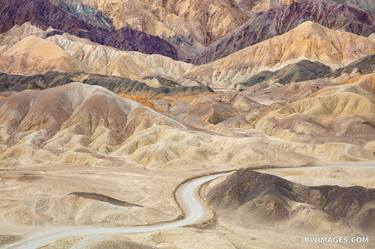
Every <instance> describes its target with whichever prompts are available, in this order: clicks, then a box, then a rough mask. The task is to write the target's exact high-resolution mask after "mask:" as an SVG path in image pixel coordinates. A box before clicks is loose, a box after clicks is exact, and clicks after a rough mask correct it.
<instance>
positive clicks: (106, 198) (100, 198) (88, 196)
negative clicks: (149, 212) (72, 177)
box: [70, 192, 142, 207]
mask: <svg viewBox="0 0 375 249" xmlns="http://www.w3.org/2000/svg"><path fill="white" fill-rule="evenodd" d="M70 195H74V196H78V197H82V198H86V199H92V200H96V201H101V202H107V203H110V204H112V205H116V206H123V207H142V206H140V205H138V204H133V203H129V202H126V201H121V200H118V199H116V198H112V197H110V196H107V195H102V194H98V193H88V192H72V193H70Z"/></svg>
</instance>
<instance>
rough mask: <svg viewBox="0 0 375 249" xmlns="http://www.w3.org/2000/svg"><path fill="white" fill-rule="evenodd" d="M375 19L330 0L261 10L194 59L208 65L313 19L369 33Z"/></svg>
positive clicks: (365, 33) (330, 25)
mask: <svg viewBox="0 0 375 249" xmlns="http://www.w3.org/2000/svg"><path fill="white" fill-rule="evenodd" d="M374 20H375V18H374V16H373V15H371V14H370V13H367V12H365V11H363V10H360V9H357V8H354V7H352V6H348V5H343V4H337V3H333V2H331V1H323V0H316V1H302V2H296V3H293V4H291V5H289V6H282V7H276V8H273V9H270V10H268V11H265V12H261V13H258V14H257V15H255V16H254V17H252V18H251V19H250V20H249V21H248V22H247V23H245V24H244V25H242V26H241V27H240V28H239V29H238V30H236V31H235V32H234V33H232V34H229V35H227V36H225V37H223V38H222V39H220V40H218V41H216V42H215V43H213V44H211V45H210V46H208V47H207V48H206V49H204V50H203V52H202V53H201V54H200V55H199V56H197V57H195V58H194V59H193V62H194V63H195V64H205V63H207V62H211V61H214V60H216V59H219V58H222V57H224V56H227V55H229V54H231V53H233V52H236V51H238V50H240V49H243V48H245V47H248V46H250V45H253V44H255V43H258V42H261V41H264V40H267V39H269V38H271V37H274V36H277V35H281V34H284V33H286V32H288V31H289V30H291V29H293V28H295V27H297V26H298V25H299V24H301V23H303V22H306V21H312V22H316V23H319V24H321V25H323V26H325V27H327V28H332V29H337V30H345V31H347V32H352V33H355V34H358V35H364V36H369V35H370V34H371V33H374V32H375V21H374Z"/></svg>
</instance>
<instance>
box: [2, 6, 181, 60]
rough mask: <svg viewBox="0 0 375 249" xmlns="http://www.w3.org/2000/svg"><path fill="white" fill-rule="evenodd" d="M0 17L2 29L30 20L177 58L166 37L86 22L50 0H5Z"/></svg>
mask: <svg viewBox="0 0 375 249" xmlns="http://www.w3.org/2000/svg"><path fill="white" fill-rule="evenodd" d="M94 14H95V13H94ZM83 16H85V15H83ZM0 19H1V22H0V32H5V31H7V30H9V29H11V28H12V27H13V26H14V25H21V24H23V23H25V22H31V23H32V24H34V25H36V26H39V27H42V28H44V29H46V28H48V27H50V26H51V27H53V28H55V29H57V30H60V31H62V32H68V33H70V34H73V35H76V36H78V37H82V38H86V39H89V40H91V41H94V42H97V43H100V44H102V45H107V46H113V47H115V48H118V49H121V50H130V51H139V52H142V53H146V54H161V55H165V56H168V57H171V58H174V59H177V58H178V52H177V49H176V48H175V47H174V46H173V45H172V44H170V43H169V42H167V41H166V40H163V39H161V38H159V37H157V36H152V35H149V34H146V33H144V32H141V31H136V30H132V29H130V28H126V27H124V28H121V29H119V30H115V29H114V28H112V27H110V28H108V27H106V28H103V27H102V25H99V26H98V25H96V24H97V23H93V22H92V21H91V22H86V21H87V19H88V18H81V15H79V14H77V15H72V14H71V13H70V12H68V11H66V10H65V9H64V8H61V7H59V6H57V5H55V4H53V3H51V2H49V1H48V0H32V1H26V0H19V1H18V0H17V1H16V0H6V1H4V4H2V5H1V6H0ZM107 24H108V23H107Z"/></svg>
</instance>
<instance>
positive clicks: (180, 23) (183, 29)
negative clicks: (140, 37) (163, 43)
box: [74, 0, 247, 48]
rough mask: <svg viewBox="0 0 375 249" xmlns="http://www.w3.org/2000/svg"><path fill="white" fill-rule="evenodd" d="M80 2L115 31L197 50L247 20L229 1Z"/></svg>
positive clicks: (127, 0) (99, 0)
mask: <svg viewBox="0 0 375 249" xmlns="http://www.w3.org/2000/svg"><path fill="white" fill-rule="evenodd" d="M81 1H82V2H83V3H84V4H86V5H88V6H91V7H94V8H96V9H99V10H101V11H103V12H104V13H105V14H106V15H108V16H109V17H111V18H112V19H113V23H114V25H115V26H116V27H117V28H121V27H124V26H126V27H131V28H133V29H137V30H140V31H143V32H146V33H149V34H154V35H158V36H161V37H164V38H169V39H174V40H175V42H177V43H178V42H180V43H185V45H190V46H191V45H192V46H194V47H197V48H200V47H202V46H206V45H208V44H210V43H211V42H212V41H215V40H216V39H218V38H220V37H222V36H224V35H225V34H227V33H228V32H231V31H234V30H235V29H236V28H237V27H239V26H240V25H241V24H242V23H244V22H245V21H246V19H247V16H246V15H245V14H244V13H242V11H241V9H240V8H239V7H238V6H237V4H236V3H235V1H230V0H220V1H213V0H182V1H177V0H167V1H153V0H141V1H131V0H126V1H119V0H109V1H103V0H81ZM74 2H78V0H75V1H74Z"/></svg>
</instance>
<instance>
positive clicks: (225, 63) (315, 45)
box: [185, 22, 375, 88]
mask: <svg viewBox="0 0 375 249" xmlns="http://www.w3.org/2000/svg"><path fill="white" fill-rule="evenodd" d="M374 52H375V43H374V42H373V40H371V39H369V38H366V37H362V36H358V35H354V34H352V33H347V32H340V31H335V30H332V29H328V28H325V27H323V26H321V25H319V24H316V23H313V22H305V23H302V24H301V25H299V26H298V27H296V28H295V29H292V30H291V31H289V32H287V33H285V34H283V35H280V36H276V37H273V38H271V39H268V40H266V41H263V42H260V43H258V44H255V45H252V46H249V47H246V48H244V49H242V50H239V51H238V52H235V53H233V54H231V55H228V56H226V57H224V58H222V59H219V60H216V61H214V62H211V63H208V64H204V65H202V66H199V67H197V68H196V69H194V70H193V71H191V72H189V73H187V74H186V75H185V77H186V78H189V79H194V80H197V81H200V82H204V83H207V84H209V85H210V86H212V87H217V88H226V87H233V86H235V85H236V84H238V83H242V82H244V81H246V80H248V79H249V78H250V77H251V76H253V75H254V74H255V73H257V72H261V71H264V70H270V71H275V70H277V69H280V68H282V67H284V66H286V65H288V64H293V63H296V62H298V61H300V60H304V59H308V60H311V61H317V62H321V63H323V64H325V65H327V66H329V67H331V68H333V69H334V68H339V67H342V66H344V65H346V64H349V63H351V62H353V61H354V60H356V59H359V58H361V57H363V56H365V55H370V54H373V53H374Z"/></svg>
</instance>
